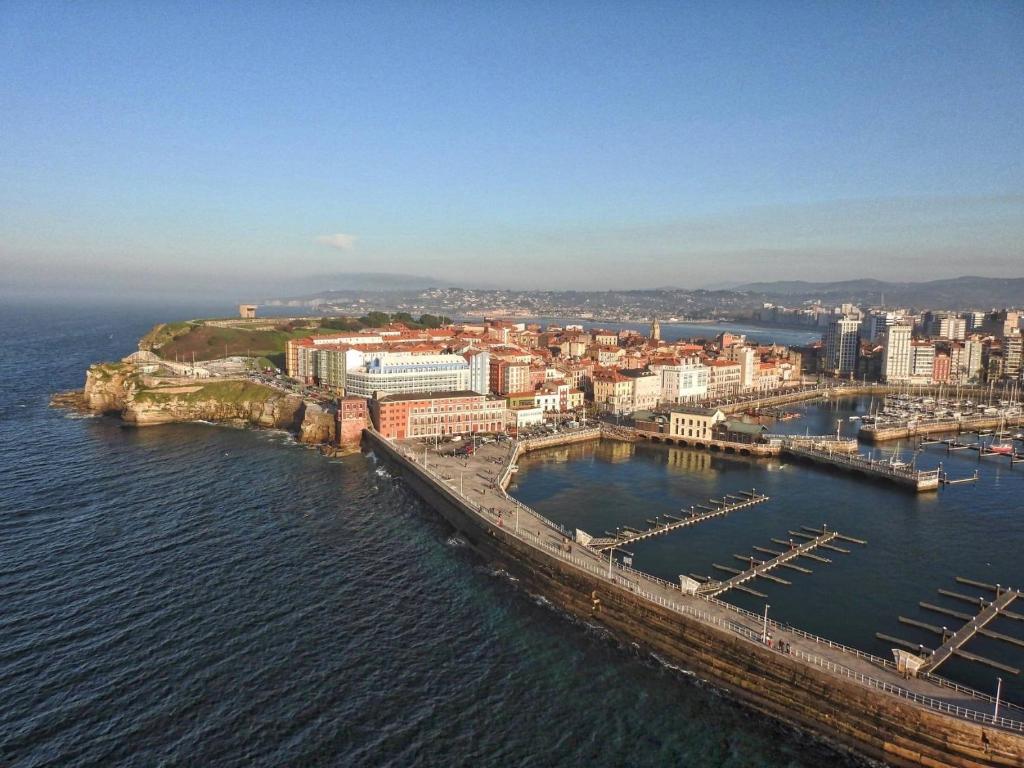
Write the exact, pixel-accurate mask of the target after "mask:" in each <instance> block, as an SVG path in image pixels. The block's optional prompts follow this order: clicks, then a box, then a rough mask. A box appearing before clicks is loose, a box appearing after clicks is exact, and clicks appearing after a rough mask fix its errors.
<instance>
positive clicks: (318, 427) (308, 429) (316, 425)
mask: <svg viewBox="0 0 1024 768" xmlns="http://www.w3.org/2000/svg"><path fill="white" fill-rule="evenodd" d="M336 425H337V419H336V418H335V415H334V413H333V412H332V411H330V410H328V409H326V408H323V407H321V406H319V405H316V404H315V403H307V404H306V408H305V413H304V414H303V417H302V424H301V426H300V427H299V442H300V443H335V442H337V429H336Z"/></svg>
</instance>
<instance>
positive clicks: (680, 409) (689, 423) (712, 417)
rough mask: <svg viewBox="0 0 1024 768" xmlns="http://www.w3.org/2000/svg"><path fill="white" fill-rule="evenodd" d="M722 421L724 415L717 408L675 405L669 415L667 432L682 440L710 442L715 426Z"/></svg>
mask: <svg viewBox="0 0 1024 768" xmlns="http://www.w3.org/2000/svg"><path fill="white" fill-rule="evenodd" d="M722 421H725V414H724V413H722V411H720V410H719V409H718V408H697V407H694V406H688V405H677V406H675V407H674V408H673V409H672V411H671V412H670V413H669V421H668V432H669V434H670V435H672V436H673V437H678V438H683V439H692V440H711V439H712V438H713V431H714V428H715V425H716V424H718V423H719V422H722Z"/></svg>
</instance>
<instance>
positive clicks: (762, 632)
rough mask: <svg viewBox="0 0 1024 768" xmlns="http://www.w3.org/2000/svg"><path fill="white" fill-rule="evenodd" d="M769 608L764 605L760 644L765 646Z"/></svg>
mask: <svg viewBox="0 0 1024 768" xmlns="http://www.w3.org/2000/svg"><path fill="white" fill-rule="evenodd" d="M769 608H771V606H770V605H768V603H765V604H764V629H763V630H762V631H761V642H762V643H764V644H765V645H767V644H768V609H769Z"/></svg>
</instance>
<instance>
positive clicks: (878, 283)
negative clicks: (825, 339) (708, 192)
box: [735, 275, 1024, 309]
mask: <svg viewBox="0 0 1024 768" xmlns="http://www.w3.org/2000/svg"><path fill="white" fill-rule="evenodd" d="M735 290H736V291H739V292H744V293H755V294H760V295H763V296H766V297H771V298H776V299H780V300H782V299H786V300H789V301H791V302H792V301H794V300H797V301H808V300H811V299H821V300H822V301H824V302H827V303H841V302H847V301H849V302H854V303H862V304H869V305H870V304H878V303H879V301H880V297H881V296H882V294H885V303H886V304H888V305H897V304H898V305H905V306H914V307H928V308H934V309H944V308H950V309H971V308H973V309H991V308H993V307H1011V306H1024V277H1013V278H1002V277H975V276H970V275H967V276H964V277H954V278H949V279H946V280H931V281H928V282H923V283H890V282H886V281H884V280H869V279H864V280H841V281H838V282H831V283H811V282H806V281H803V280H780V281H777V282H772V283H748V284H747V285H741V286H738V287H737V288H736V289H735Z"/></svg>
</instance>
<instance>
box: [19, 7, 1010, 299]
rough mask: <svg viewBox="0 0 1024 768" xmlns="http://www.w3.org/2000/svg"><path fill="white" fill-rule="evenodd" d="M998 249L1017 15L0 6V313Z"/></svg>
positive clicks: (626, 278)
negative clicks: (115, 297)
mask: <svg viewBox="0 0 1024 768" xmlns="http://www.w3.org/2000/svg"><path fill="white" fill-rule="evenodd" d="M1022 244H1024V3H1022V2H1019V1H1018V0H1013V1H1012V2H981V1H978V2H969V3H943V2H932V1H929V2H921V3H914V2H885V3H878V4H874V3H867V2H859V1H857V2H846V3H843V2H825V3H822V2H808V3H799V2H777V3H765V2H750V3H717V2H704V3H680V2H671V3H664V4H660V3H644V2H621V3H601V2H583V3H578V4H575V3H570V2H562V3H558V2H555V3H550V2H539V1H537V2H525V1H524V2H507V1H506V2H495V3H487V2H483V1H482V0H481V2H473V3H442V2H423V3H413V2H409V3H397V4H387V3H382V2H367V3H362V4H358V3H349V4H345V3H335V2H325V3H299V2H295V3H282V2H271V3H266V4H258V3H248V2H240V3H227V2H223V3H220V2H202V3H193V4H188V3H171V2H164V3H160V2H142V3H140V2H130V3H125V4H118V3H114V2H83V3H57V2H46V3H40V2H25V3H21V2H16V1H15V0H3V1H2V2H0V266H2V267H3V274H4V278H3V280H0V285H2V284H6V290H7V292H12V291H14V292H17V291H28V290H35V289H38V288H39V287H40V286H56V287H58V288H62V289H64V290H66V289H68V288H76V287H81V288H82V289H89V290H94V289H104V290H106V289H117V290H121V289H123V288H124V287H131V288H133V289H138V290H143V291H159V290H167V291H171V292H181V291H183V290H186V289H187V290H190V291H193V290H194V291H202V292H216V291H228V292H231V291H234V292H236V293H241V292H245V291H252V292H258V293H260V294H261V295H268V294H273V293H274V292H275V291H276V290H277V288H280V290H281V291H282V292H287V291H288V290H290V289H291V288H292V287H294V286H295V285H296V284H297V280H296V278H301V277H304V276H309V275H316V274H324V273H343V272H346V271H358V272H367V271H374V272H395V273H414V274H421V275H431V276H436V277H437V278H439V279H441V280H442V281H444V282H450V283H460V284H481V285H483V284H486V285H499V284H506V285H509V286H511V287H544V286H551V287H568V286H572V287H579V288H608V287H648V286H659V285H669V284H671V285H678V286H682V287H697V286H702V285H714V284H721V283H729V282H740V281H748V280H765V279H773V278H776V277H778V278H786V279H788V278H806V279H812V280H820V279H833V278H835V279H841V278H851V277H861V276H865V277H880V278H891V279H897V280H903V279H928V278H933V277H934V278H938V277H949V276H953V275H957V274H964V273H970V274H982V275H1015V276H1019V275H1024V245H1022ZM331 287H342V286H340V285H339V286H331ZM0 290H3V289H0Z"/></svg>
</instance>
